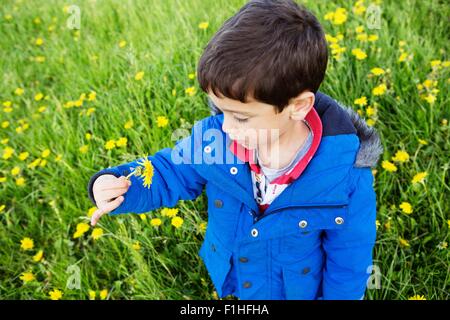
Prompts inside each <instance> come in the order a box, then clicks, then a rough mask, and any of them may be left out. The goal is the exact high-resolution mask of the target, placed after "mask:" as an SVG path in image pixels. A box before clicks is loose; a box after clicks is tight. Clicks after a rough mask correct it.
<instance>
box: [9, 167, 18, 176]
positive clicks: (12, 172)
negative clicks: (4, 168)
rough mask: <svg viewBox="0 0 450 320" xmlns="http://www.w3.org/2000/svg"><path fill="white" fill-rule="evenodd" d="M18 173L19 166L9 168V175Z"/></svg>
mask: <svg viewBox="0 0 450 320" xmlns="http://www.w3.org/2000/svg"><path fill="white" fill-rule="evenodd" d="M19 173H20V168H19V167H14V168H12V169H11V175H12V176H17V175H18V174H19Z"/></svg>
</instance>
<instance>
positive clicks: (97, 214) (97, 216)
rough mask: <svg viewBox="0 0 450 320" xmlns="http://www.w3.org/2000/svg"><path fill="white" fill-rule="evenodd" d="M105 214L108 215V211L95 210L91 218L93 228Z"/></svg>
mask: <svg viewBox="0 0 450 320" xmlns="http://www.w3.org/2000/svg"><path fill="white" fill-rule="evenodd" d="M104 214H106V211H104V210H102V209H97V210H95V211H94V213H93V214H92V217H91V226H95V225H96V224H97V222H98V220H100V218H101V217H102V216H103V215H104Z"/></svg>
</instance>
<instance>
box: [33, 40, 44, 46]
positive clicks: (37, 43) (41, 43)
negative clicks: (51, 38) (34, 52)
mask: <svg viewBox="0 0 450 320" xmlns="http://www.w3.org/2000/svg"><path fill="white" fill-rule="evenodd" d="M34 43H35V44H36V45H37V46H42V45H43V44H44V39H42V38H36V40H35V42H34Z"/></svg>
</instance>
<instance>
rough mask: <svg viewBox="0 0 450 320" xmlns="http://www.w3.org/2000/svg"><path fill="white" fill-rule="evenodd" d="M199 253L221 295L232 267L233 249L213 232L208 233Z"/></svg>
mask: <svg viewBox="0 0 450 320" xmlns="http://www.w3.org/2000/svg"><path fill="white" fill-rule="evenodd" d="M199 255H200V257H201V258H202V260H203V263H204V264H205V266H206V269H207V271H208V273H209V276H210V278H211V281H212V282H213V284H214V287H215V288H216V291H217V293H218V295H219V296H220V297H221V296H222V286H223V284H224V282H225V279H226V277H227V274H228V272H229V271H230V269H231V263H232V262H231V257H232V251H231V250H229V249H228V248H226V247H225V246H224V245H223V244H222V243H221V242H220V241H218V240H217V239H215V237H214V236H212V234H211V233H207V234H206V235H205V240H204V241H203V244H202V246H201V248H200V251H199Z"/></svg>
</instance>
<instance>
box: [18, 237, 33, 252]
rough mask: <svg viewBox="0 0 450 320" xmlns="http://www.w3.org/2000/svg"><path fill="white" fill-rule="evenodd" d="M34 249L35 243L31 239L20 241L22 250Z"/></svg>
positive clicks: (26, 238)
mask: <svg viewBox="0 0 450 320" xmlns="http://www.w3.org/2000/svg"><path fill="white" fill-rule="evenodd" d="M33 248H34V241H33V239H31V238H28V237H25V238H23V239H22V240H20V249H22V250H31V249H33Z"/></svg>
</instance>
